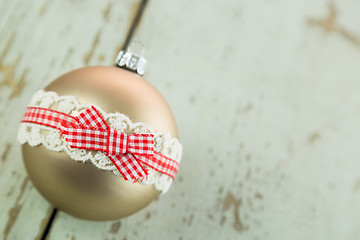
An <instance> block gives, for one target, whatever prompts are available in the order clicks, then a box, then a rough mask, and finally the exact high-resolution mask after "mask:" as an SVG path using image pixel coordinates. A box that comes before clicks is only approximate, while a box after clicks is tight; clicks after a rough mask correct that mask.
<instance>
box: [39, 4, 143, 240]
mask: <svg viewBox="0 0 360 240" xmlns="http://www.w3.org/2000/svg"><path fill="white" fill-rule="evenodd" d="M147 2H148V0H141V2H140V5H139V8H138V9H137V11H136V15H135V18H134V19H133V20H132V23H131V26H130V28H129V31H128V33H127V34H126V39H125V42H124V44H123V47H122V49H127V47H128V46H129V43H130V41H131V39H132V37H133V35H134V33H135V30H136V28H137V26H138V25H139V22H140V20H141V17H142V15H143V12H144V9H145V7H146V4H147ZM120 50H121V49H120ZM116 54H117V53H116ZM57 213H58V209H57V208H53V210H52V213H51V215H50V217H49V221H48V222H47V224H46V227H45V228H44V231H43V233H42V235H41V238H40V239H41V240H46V239H47V237H48V235H49V233H50V231H51V227H52V225H53V222H54V220H55V218H56V216H57Z"/></svg>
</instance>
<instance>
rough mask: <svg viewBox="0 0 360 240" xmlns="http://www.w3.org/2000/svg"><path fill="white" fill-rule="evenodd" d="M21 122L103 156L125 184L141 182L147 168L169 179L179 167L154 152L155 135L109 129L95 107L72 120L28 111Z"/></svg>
mask: <svg viewBox="0 0 360 240" xmlns="http://www.w3.org/2000/svg"><path fill="white" fill-rule="evenodd" d="M22 122H28V123H36V124H41V125H44V126H48V127H52V128H56V129H59V130H60V133H61V134H62V136H63V137H64V138H65V140H66V141H67V142H68V143H69V145H70V147H73V148H79V149H88V150H97V151H102V152H104V153H105V154H106V155H107V156H108V158H109V159H110V160H111V161H112V162H113V164H114V165H115V166H116V168H117V169H118V170H119V172H120V173H121V175H122V176H123V177H124V179H125V180H128V179H133V180H135V181H136V180H141V179H143V178H145V177H146V176H147V175H148V173H147V170H146V169H145V168H144V167H143V166H142V165H145V166H148V167H150V168H153V169H155V170H156V171H158V172H161V173H163V174H166V175H168V176H170V177H172V178H174V177H175V174H176V172H177V170H178V168H179V164H178V163H177V162H176V161H174V160H173V159H170V158H168V157H166V156H164V155H162V154H161V153H158V152H155V151H154V135H152V134H131V135H127V134H125V133H123V132H120V131H117V130H115V129H113V128H110V127H109V125H108V124H107V123H106V121H105V120H104V119H103V117H102V116H101V115H100V113H99V112H98V111H97V109H96V108H95V107H94V106H91V107H90V108H88V109H87V110H85V111H83V112H82V113H80V114H79V115H78V116H76V117H74V116H71V115H68V114H65V113H62V112H58V111H55V110H51V109H47V108H39V107H28V109H27V111H26V112H25V115H24V117H23V119H22Z"/></svg>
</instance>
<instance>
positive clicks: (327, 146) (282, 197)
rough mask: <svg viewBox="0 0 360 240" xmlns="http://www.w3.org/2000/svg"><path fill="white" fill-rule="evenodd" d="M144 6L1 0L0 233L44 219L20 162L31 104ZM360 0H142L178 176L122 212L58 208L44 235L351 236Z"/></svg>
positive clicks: (139, 36)
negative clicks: (95, 214)
mask: <svg viewBox="0 0 360 240" xmlns="http://www.w3.org/2000/svg"><path fill="white" fill-rule="evenodd" d="M138 5H139V1H130V0H128V1H121V2H115V1H110V0H108V1H102V2H101V3H100V1H98V2H95V1H91V4H89V1H46V2H45V1H31V2H30V1H27V2H26V1H24V0H18V1H0V6H1V7H0V11H1V13H2V14H0V34H1V36H2V39H1V41H0V53H1V55H0V59H1V61H0V62H1V68H0V80H1V81H2V83H1V88H0V98H1V99H0V100H1V102H0V121H1V122H0V123H1V124H2V125H3V126H8V127H6V128H5V129H3V131H4V134H3V135H2V137H1V138H0V141H1V142H0V143H1V145H0V157H1V158H0V189H2V190H3V189H4V190H3V191H0V201H1V205H0V213H1V214H0V230H1V233H3V238H4V236H5V235H4V233H6V234H7V235H6V236H7V238H8V239H23V236H29V239H32V238H35V237H36V236H37V234H38V233H39V231H40V230H41V229H42V228H43V225H44V219H45V221H46V219H47V218H48V216H49V214H50V213H51V208H49V205H47V203H46V202H45V200H43V199H42V198H41V197H40V196H39V195H38V194H37V192H36V191H35V190H34V189H33V188H32V186H31V183H30V182H29V181H28V180H27V178H26V174H25V172H24V170H23V168H22V167H19V166H21V164H22V163H21V160H20V154H19V147H18V145H17V144H15V133H16V124H17V123H16V122H17V121H18V120H19V119H20V117H21V114H22V112H23V110H24V108H25V106H26V103H27V101H28V99H29V98H30V96H31V95H32V93H33V92H34V91H35V90H36V89H38V88H40V87H42V86H44V84H45V83H47V82H49V81H50V80H51V79H53V78H54V77H56V76H58V75H59V74H61V73H64V72H66V71H68V70H70V69H73V68H77V67H81V66H83V65H87V64H91V65H92V64H107V63H109V62H111V61H112V59H113V57H114V55H115V54H116V51H117V50H118V49H119V48H120V47H121V44H122V40H124V38H125V35H124V34H125V32H126V30H127V27H128V26H129V21H131V19H133V16H134V14H135V12H136V9H137V7H138ZM359 7H360V4H359V2H358V1H356V0H346V1H340V0H338V1H333V2H329V1H325V0H319V1H311V0H306V1H295V0H290V1H289V0H275V1H251V0H242V1H230V0H228V1H220V0H214V1H186V0H178V1H171V2H170V1H165V0H151V1H149V2H148V4H147V6H146V9H145V12H144V16H143V18H142V20H141V22H140V25H139V28H138V29H137V31H136V32H135V39H136V40H140V41H142V42H143V43H144V44H145V46H146V49H147V53H146V58H147V59H148V61H149V69H148V71H147V73H146V75H145V77H146V78H147V79H148V80H149V81H150V82H151V83H152V84H153V85H155V86H156V87H157V88H158V89H159V90H160V92H161V93H162V94H163V95H164V97H165V98H166V99H167V100H168V102H169V104H170V106H171V107H172V109H173V110H174V114H175V117H176V119H177V121H178V124H179V133H180V138H181V140H182V143H183V145H184V157H183V161H182V164H181V169H180V172H179V174H178V176H177V179H176V181H175V183H174V185H173V186H172V188H171V190H170V191H169V192H168V193H167V194H166V195H164V196H162V197H161V198H159V200H157V201H155V202H154V203H152V204H151V205H150V206H149V207H147V208H146V209H144V210H143V211H141V212H140V213H138V214H135V215H133V216H131V217H129V218H126V219H123V220H120V221H114V222H105V223H103V222H88V221H83V220H79V219H75V218H73V217H71V216H69V215H67V214H64V213H62V212H60V213H58V214H57V216H56V219H55V221H54V223H53V226H52V228H51V232H50V235H49V237H48V239H50V240H53V239H71V240H72V239H76V240H82V239H109V240H110V239H119V240H123V239H179V240H180V239H254V240H255V239H268V240H274V239H327V240H329V239H334V240H335V239H336V240H337V239H349V240H352V239H354V240H355V239H358V236H360V231H359V228H358V222H359V219H360V211H358V209H359V207H360V170H359V169H360V164H359V156H360V148H359V143H360V129H359V122H360V94H359V92H360V82H359V78H360V72H359V62H360V47H359V44H358V43H359V39H360V32H359V28H358V25H357V23H358V22H360V15H359V14H358V9H359ZM29 9H31V11H30V10H29ZM122 29H123V30H122ZM74 39H75V40H74ZM109 46H110V47H109ZM54 49H56V51H54ZM22 79H23V80H22ZM18 106H19V107H18ZM14 109H16V111H14ZM7 195H9V196H7ZM29 219H31V221H29ZM29 222H30V223H29Z"/></svg>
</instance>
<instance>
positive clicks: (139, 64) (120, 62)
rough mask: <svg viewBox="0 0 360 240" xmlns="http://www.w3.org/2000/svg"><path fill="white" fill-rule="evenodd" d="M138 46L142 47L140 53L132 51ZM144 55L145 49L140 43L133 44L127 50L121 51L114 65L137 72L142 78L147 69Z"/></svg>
mask: <svg viewBox="0 0 360 240" xmlns="http://www.w3.org/2000/svg"><path fill="white" fill-rule="evenodd" d="M136 45H137V46H138V47H140V48H139V49H140V53H137V52H133V51H132V49H134V48H135V46H136ZM144 53H145V48H144V46H143V45H142V44H141V43H140V42H137V41H135V42H132V43H131V44H130V45H129V47H128V48H127V50H121V51H120V52H119V54H118V55H117V57H116V60H115V63H114V64H115V66H117V67H120V68H123V69H126V70H129V71H132V72H135V73H137V74H139V75H140V76H142V75H144V73H145V70H146V67H147V60H146V59H145V58H144V57H143V56H144Z"/></svg>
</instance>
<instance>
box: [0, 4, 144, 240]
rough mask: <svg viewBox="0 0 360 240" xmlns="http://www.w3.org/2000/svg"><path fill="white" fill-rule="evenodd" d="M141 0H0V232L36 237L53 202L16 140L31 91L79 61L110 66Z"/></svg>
mask: <svg viewBox="0 0 360 240" xmlns="http://www.w3.org/2000/svg"><path fill="white" fill-rule="evenodd" d="M138 5H139V1H137V0H136V1H131V0H128V1H121V2H120V3H119V2H116V4H115V1H113V0H108V1H70V0H68V1H59V0H52V1H43V0H36V1H24V0H16V1H5V0H2V1H0V36H1V40H0V125H1V126H2V128H1V130H2V133H1V137H0V189H1V191H0V239H8V240H16V239H40V238H41V236H42V233H43V231H44V228H45V226H46V225H47V223H48V221H49V218H50V215H51V213H52V207H51V206H50V205H49V204H48V203H47V201H46V200H45V199H43V198H42V197H41V196H40V195H39V193H38V192H37V191H36V190H35V189H34V187H33V186H32V184H31V182H30V181H29V179H28V177H27V174H26V172H25V169H24V166H23V163H22V160H21V153H20V146H19V144H18V143H17V142H16V134H17V128H18V124H19V121H20V119H21V117H22V114H23V113H24V110H25V108H26V105H27V103H28V101H29V100H30V97H31V96H32V94H33V93H34V92H35V91H36V90H37V89H40V88H42V87H44V86H45V85H46V84H47V83H49V82H50V81H52V80H53V79H54V78H56V77H58V76H59V75H60V74H63V73H66V72H68V71H69V70H72V69H74V68H79V67H83V66H84V65H95V64H100V65H101V64H103V65H111V64H112V62H113V60H114V57H115V55H116V54H117V53H116V51H117V49H119V48H121V46H122V45H123V44H124V41H125V39H126V35H127V32H128V31H129V28H130V26H131V22H132V19H133V18H134V15H135V14H136V11H137V8H138Z"/></svg>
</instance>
